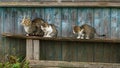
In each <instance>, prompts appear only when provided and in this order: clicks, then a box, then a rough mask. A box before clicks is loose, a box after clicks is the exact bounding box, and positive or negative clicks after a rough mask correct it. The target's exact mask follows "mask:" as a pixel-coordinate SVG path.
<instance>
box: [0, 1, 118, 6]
mask: <svg viewBox="0 0 120 68" xmlns="http://www.w3.org/2000/svg"><path fill="white" fill-rule="evenodd" d="M0 7H120V3H119V2H95V1H93V2H88V1H87V2H61V3H59V2H50V3H49V2H0Z"/></svg>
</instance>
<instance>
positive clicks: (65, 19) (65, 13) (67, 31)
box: [62, 8, 71, 37]
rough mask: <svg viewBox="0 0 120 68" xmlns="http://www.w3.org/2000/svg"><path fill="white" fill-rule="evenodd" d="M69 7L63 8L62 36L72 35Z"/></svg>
mask: <svg viewBox="0 0 120 68" xmlns="http://www.w3.org/2000/svg"><path fill="white" fill-rule="evenodd" d="M69 11H70V10H69V8H62V37H70V36H71V33H70V32H71V30H70V29H69V28H71V23H70V21H69V20H70V18H69V17H70V15H69V13H70V12H69Z"/></svg>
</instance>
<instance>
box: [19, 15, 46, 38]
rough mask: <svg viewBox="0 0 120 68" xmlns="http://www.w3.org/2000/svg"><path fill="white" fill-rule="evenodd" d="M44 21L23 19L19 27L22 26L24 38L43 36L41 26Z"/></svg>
mask: <svg viewBox="0 0 120 68" xmlns="http://www.w3.org/2000/svg"><path fill="white" fill-rule="evenodd" d="M44 22H45V21H44V20H43V19H41V18H35V19H34V20H32V21H31V20H30V18H26V17H24V18H23V20H22V22H21V25H23V27H24V29H25V32H26V33H27V34H26V36H30V35H35V36H43V35H44V32H43V31H42V30H41V24H42V23H44Z"/></svg>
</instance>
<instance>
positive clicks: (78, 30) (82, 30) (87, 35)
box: [73, 24, 105, 39]
mask: <svg viewBox="0 0 120 68" xmlns="http://www.w3.org/2000/svg"><path fill="white" fill-rule="evenodd" d="M73 33H74V34H78V36H77V39H79V38H80V39H93V38H94V37H95V35H97V36H98V37H104V36H105V35H104V34H103V35H99V34H97V32H96V29H95V28H94V27H92V26H90V25H87V24H84V25H82V26H74V27H73Z"/></svg>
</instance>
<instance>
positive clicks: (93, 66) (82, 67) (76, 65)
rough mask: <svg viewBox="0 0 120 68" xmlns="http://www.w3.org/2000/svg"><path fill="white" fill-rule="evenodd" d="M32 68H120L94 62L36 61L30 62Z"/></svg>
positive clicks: (113, 64)
mask: <svg viewBox="0 0 120 68" xmlns="http://www.w3.org/2000/svg"><path fill="white" fill-rule="evenodd" d="M30 66H31V67H60V68H64V67H65V68H101V67H103V68H108V67H109V68H113V67H114V68H119V67H120V64H115V63H93V62H66V61H34V60H30Z"/></svg>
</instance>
